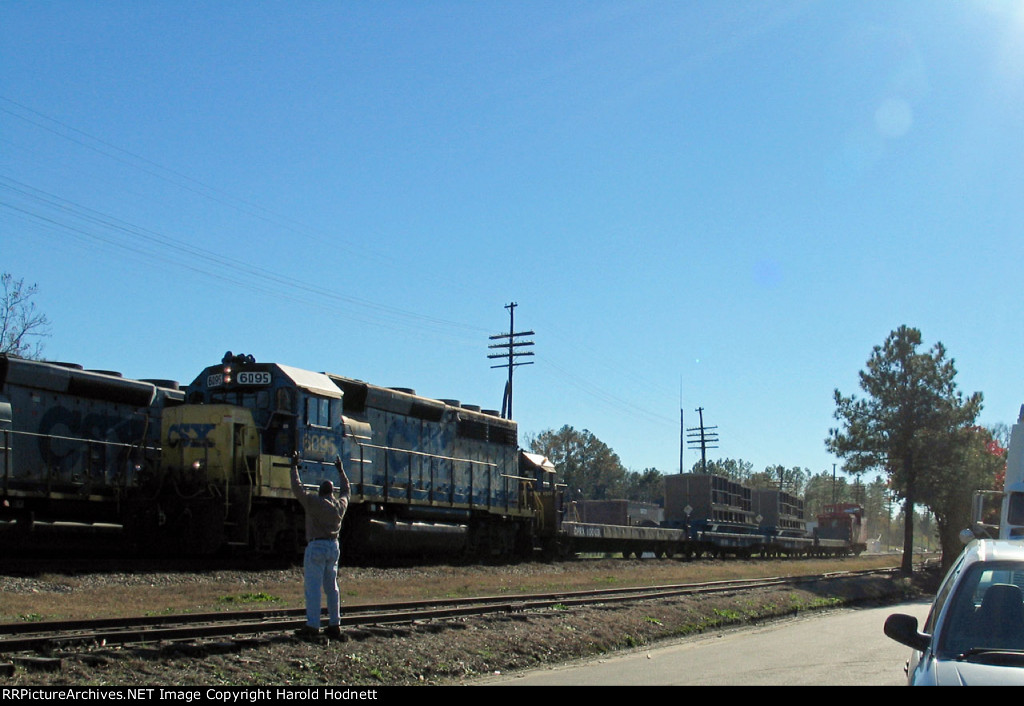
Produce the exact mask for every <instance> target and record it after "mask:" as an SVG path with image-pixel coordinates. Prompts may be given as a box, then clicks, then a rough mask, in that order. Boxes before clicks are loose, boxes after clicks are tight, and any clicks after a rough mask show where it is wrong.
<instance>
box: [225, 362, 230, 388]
mask: <svg viewBox="0 0 1024 706" xmlns="http://www.w3.org/2000/svg"><path fill="white" fill-rule="evenodd" d="M224 384H225V385H230V384H231V366H230V365H225V366H224Z"/></svg>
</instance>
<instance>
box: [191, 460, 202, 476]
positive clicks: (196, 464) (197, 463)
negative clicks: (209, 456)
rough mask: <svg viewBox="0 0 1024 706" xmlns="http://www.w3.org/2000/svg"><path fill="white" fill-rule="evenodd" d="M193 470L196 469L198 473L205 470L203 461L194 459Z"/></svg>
mask: <svg viewBox="0 0 1024 706" xmlns="http://www.w3.org/2000/svg"><path fill="white" fill-rule="evenodd" d="M192 470H193V471H195V472H196V473H198V472H199V471H201V470H203V462H202V461H193V462H192Z"/></svg>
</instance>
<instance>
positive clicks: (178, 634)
mask: <svg viewBox="0 0 1024 706" xmlns="http://www.w3.org/2000/svg"><path fill="white" fill-rule="evenodd" d="M895 571H896V570H895V569H882V570H877V569H876V570H866V571H851V572H832V573H828V574H822V575H814V576H786V577H771V578H759V579H734V580H727V581H712V582H707V583H688V584H672V585H663V586H638V587H628V588H626V587H622V588H607V589H597V590H587V591H559V592H553V593H539V594H528V595H517V596H484V597H478V598H458V599H442V600H423V601H408V602H402V603H384V604H378V605H357V606H346V607H345V608H344V613H343V615H342V617H341V625H342V628H349V629H354V628H368V627H372V626H384V625H395V624H413V623H424V622H428V621H435V620H451V619H456V618H464V617H472V616H481V615H488V614H502V613H516V612H523V611H531V610H543V609H550V608H568V607H579V606H586V605H595V604H601V603H613V602H627V601H643V600H652V599H657V598H669V597H673V596H683V595H693V594H699V593H715V592H723V591H743V590H753V589H757V588H765V587H770V586H780V585H796V584H806V583H812V582H821V581H828V580H835V579H841V578H853V577H857V576H867V575H885V574H892V573H894V572H895ZM304 622H305V610H304V609H303V608H294V609H277V610H275V609H262V610H254V611H232V612H225V613H204V614H185V615H165V616H147V617H136V618H107V619H98V620H76V621H53V622H37V623H9V624H0V653H8V654H10V653H18V652H45V653H53V652H55V651H64V650H68V649H77V648H82V647H87V646H93V645H100V646H115V645H132V644H147V643H148V644H153V643H184V642H196V641H201V640H208V639H217V638H220V639H225V638H227V639H234V640H239V639H245V638H247V637H251V636H254V635H257V634H267V633H282V632H288V631H291V630H294V629H296V628H298V627H300V626H301V625H302V624H304Z"/></svg>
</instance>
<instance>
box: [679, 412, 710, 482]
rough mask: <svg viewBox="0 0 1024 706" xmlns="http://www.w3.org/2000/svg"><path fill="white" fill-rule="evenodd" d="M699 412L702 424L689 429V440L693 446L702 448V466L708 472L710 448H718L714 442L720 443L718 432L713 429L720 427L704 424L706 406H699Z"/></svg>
mask: <svg viewBox="0 0 1024 706" xmlns="http://www.w3.org/2000/svg"><path fill="white" fill-rule="evenodd" d="M696 411H697V414H698V415H699V418H700V426H698V427H692V428H690V429H687V430H686V432H687V436H688V437H689V439H688V441H689V443H690V446H691V448H695V449H696V448H699V449H700V466H701V469H702V471H703V472H704V473H707V472H708V449H717V448H718V447H717V446H712V444H717V443H718V432H716V431H713V430H714V429H717V428H718V427H706V426H704V408H703V407H698V408H697V410H696Z"/></svg>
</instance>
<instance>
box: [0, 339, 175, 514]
mask: <svg viewBox="0 0 1024 706" xmlns="http://www.w3.org/2000/svg"><path fill="white" fill-rule="evenodd" d="M183 402H184V392H182V391H181V390H179V389H177V385H176V383H174V382H171V381H166V380H130V379H126V378H124V377H122V376H121V375H119V374H118V373H113V372H109V371H100V370H85V369H83V367H82V366H80V365H75V364H70V363H46V362H40V361H35V360H26V359H24V358H19V357H16V356H13V355H7V354H3V355H0V519H3V520H6V521H11V520H14V521H16V522H17V523H18V524H21V525H23V526H31V524H32V522H33V521H35V520H50V521H52V520H67V521H75V522H103V523H118V522H119V521H120V508H121V502H122V501H123V499H124V497H125V495H126V493H127V491H128V489H129V488H131V487H132V486H133V485H134V484H135V483H136V482H137V481H138V478H139V472H140V469H144V468H156V467H157V466H158V465H159V463H160V421H161V417H162V415H163V412H164V410H166V409H169V408H171V407H173V406H175V405H177V404H181V403H183Z"/></svg>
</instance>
